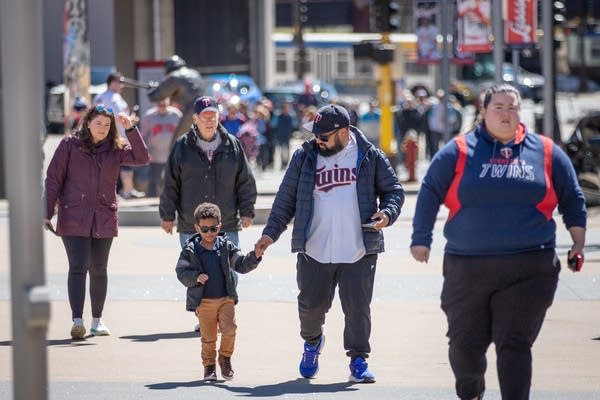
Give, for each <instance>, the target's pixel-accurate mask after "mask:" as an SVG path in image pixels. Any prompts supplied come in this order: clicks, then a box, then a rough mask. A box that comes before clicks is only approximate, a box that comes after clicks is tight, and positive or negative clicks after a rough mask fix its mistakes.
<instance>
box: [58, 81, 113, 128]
mask: <svg viewBox="0 0 600 400" xmlns="http://www.w3.org/2000/svg"><path fill="white" fill-rule="evenodd" d="M104 91H106V83H103V84H100V85H90V86H89V88H88V92H89V94H90V98H91V99H92V101H93V100H94V99H95V98H96V96H97V95H98V94H100V93H102V92H104ZM64 99H65V85H63V84H60V85H55V86H53V87H51V88H50V89H49V90H48V97H47V102H46V124H47V125H46V130H47V132H48V133H58V134H62V133H63V132H64V130H65V109H64Z"/></svg>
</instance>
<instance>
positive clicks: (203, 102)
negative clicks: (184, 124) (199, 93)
mask: <svg viewBox="0 0 600 400" xmlns="http://www.w3.org/2000/svg"><path fill="white" fill-rule="evenodd" d="M201 101H202V104H203V105H204V107H208V106H210V99H202V100H201Z"/></svg>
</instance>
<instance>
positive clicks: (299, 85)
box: [263, 80, 338, 107]
mask: <svg viewBox="0 0 600 400" xmlns="http://www.w3.org/2000/svg"><path fill="white" fill-rule="evenodd" d="M311 88H312V92H313V94H314V95H315V96H316V97H317V103H318V105H319V106H322V105H325V104H327V103H329V102H331V101H334V100H335V99H337V98H338V92H337V90H336V89H335V87H334V86H333V85H331V84H329V83H327V82H324V81H320V80H312V81H311ZM302 93H304V82H303V81H289V82H284V83H282V84H280V85H277V86H275V87H273V88H270V89H267V90H265V91H264V92H263V94H264V96H265V97H266V98H267V99H269V100H271V102H272V103H273V106H274V107H279V106H280V105H281V103H284V102H288V103H292V104H294V105H295V104H296V103H297V102H298V98H299V97H300V95H301V94H302Z"/></svg>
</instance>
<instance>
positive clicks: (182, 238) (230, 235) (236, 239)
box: [179, 231, 240, 249]
mask: <svg viewBox="0 0 600 400" xmlns="http://www.w3.org/2000/svg"><path fill="white" fill-rule="evenodd" d="M225 234H226V235H227V239H229V241H230V242H233V243H234V244H235V245H236V246H237V247H240V235H239V233H238V231H230V232H225ZM193 235H195V233H189V232H179V244H180V245H181V248H182V249H183V246H185V242H187V240H188V239H189V238H191V237H192V236H193Z"/></svg>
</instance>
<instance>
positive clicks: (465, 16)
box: [456, 0, 492, 53]
mask: <svg viewBox="0 0 600 400" xmlns="http://www.w3.org/2000/svg"><path fill="white" fill-rule="evenodd" d="M490 15H491V2H490V0H458V2H457V10H456V16H457V20H456V24H457V28H458V29H457V32H458V49H459V51H461V52H475V53H488V52H490V51H492V42H491V40H490V36H491V34H492V21H491V19H490Z"/></svg>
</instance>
